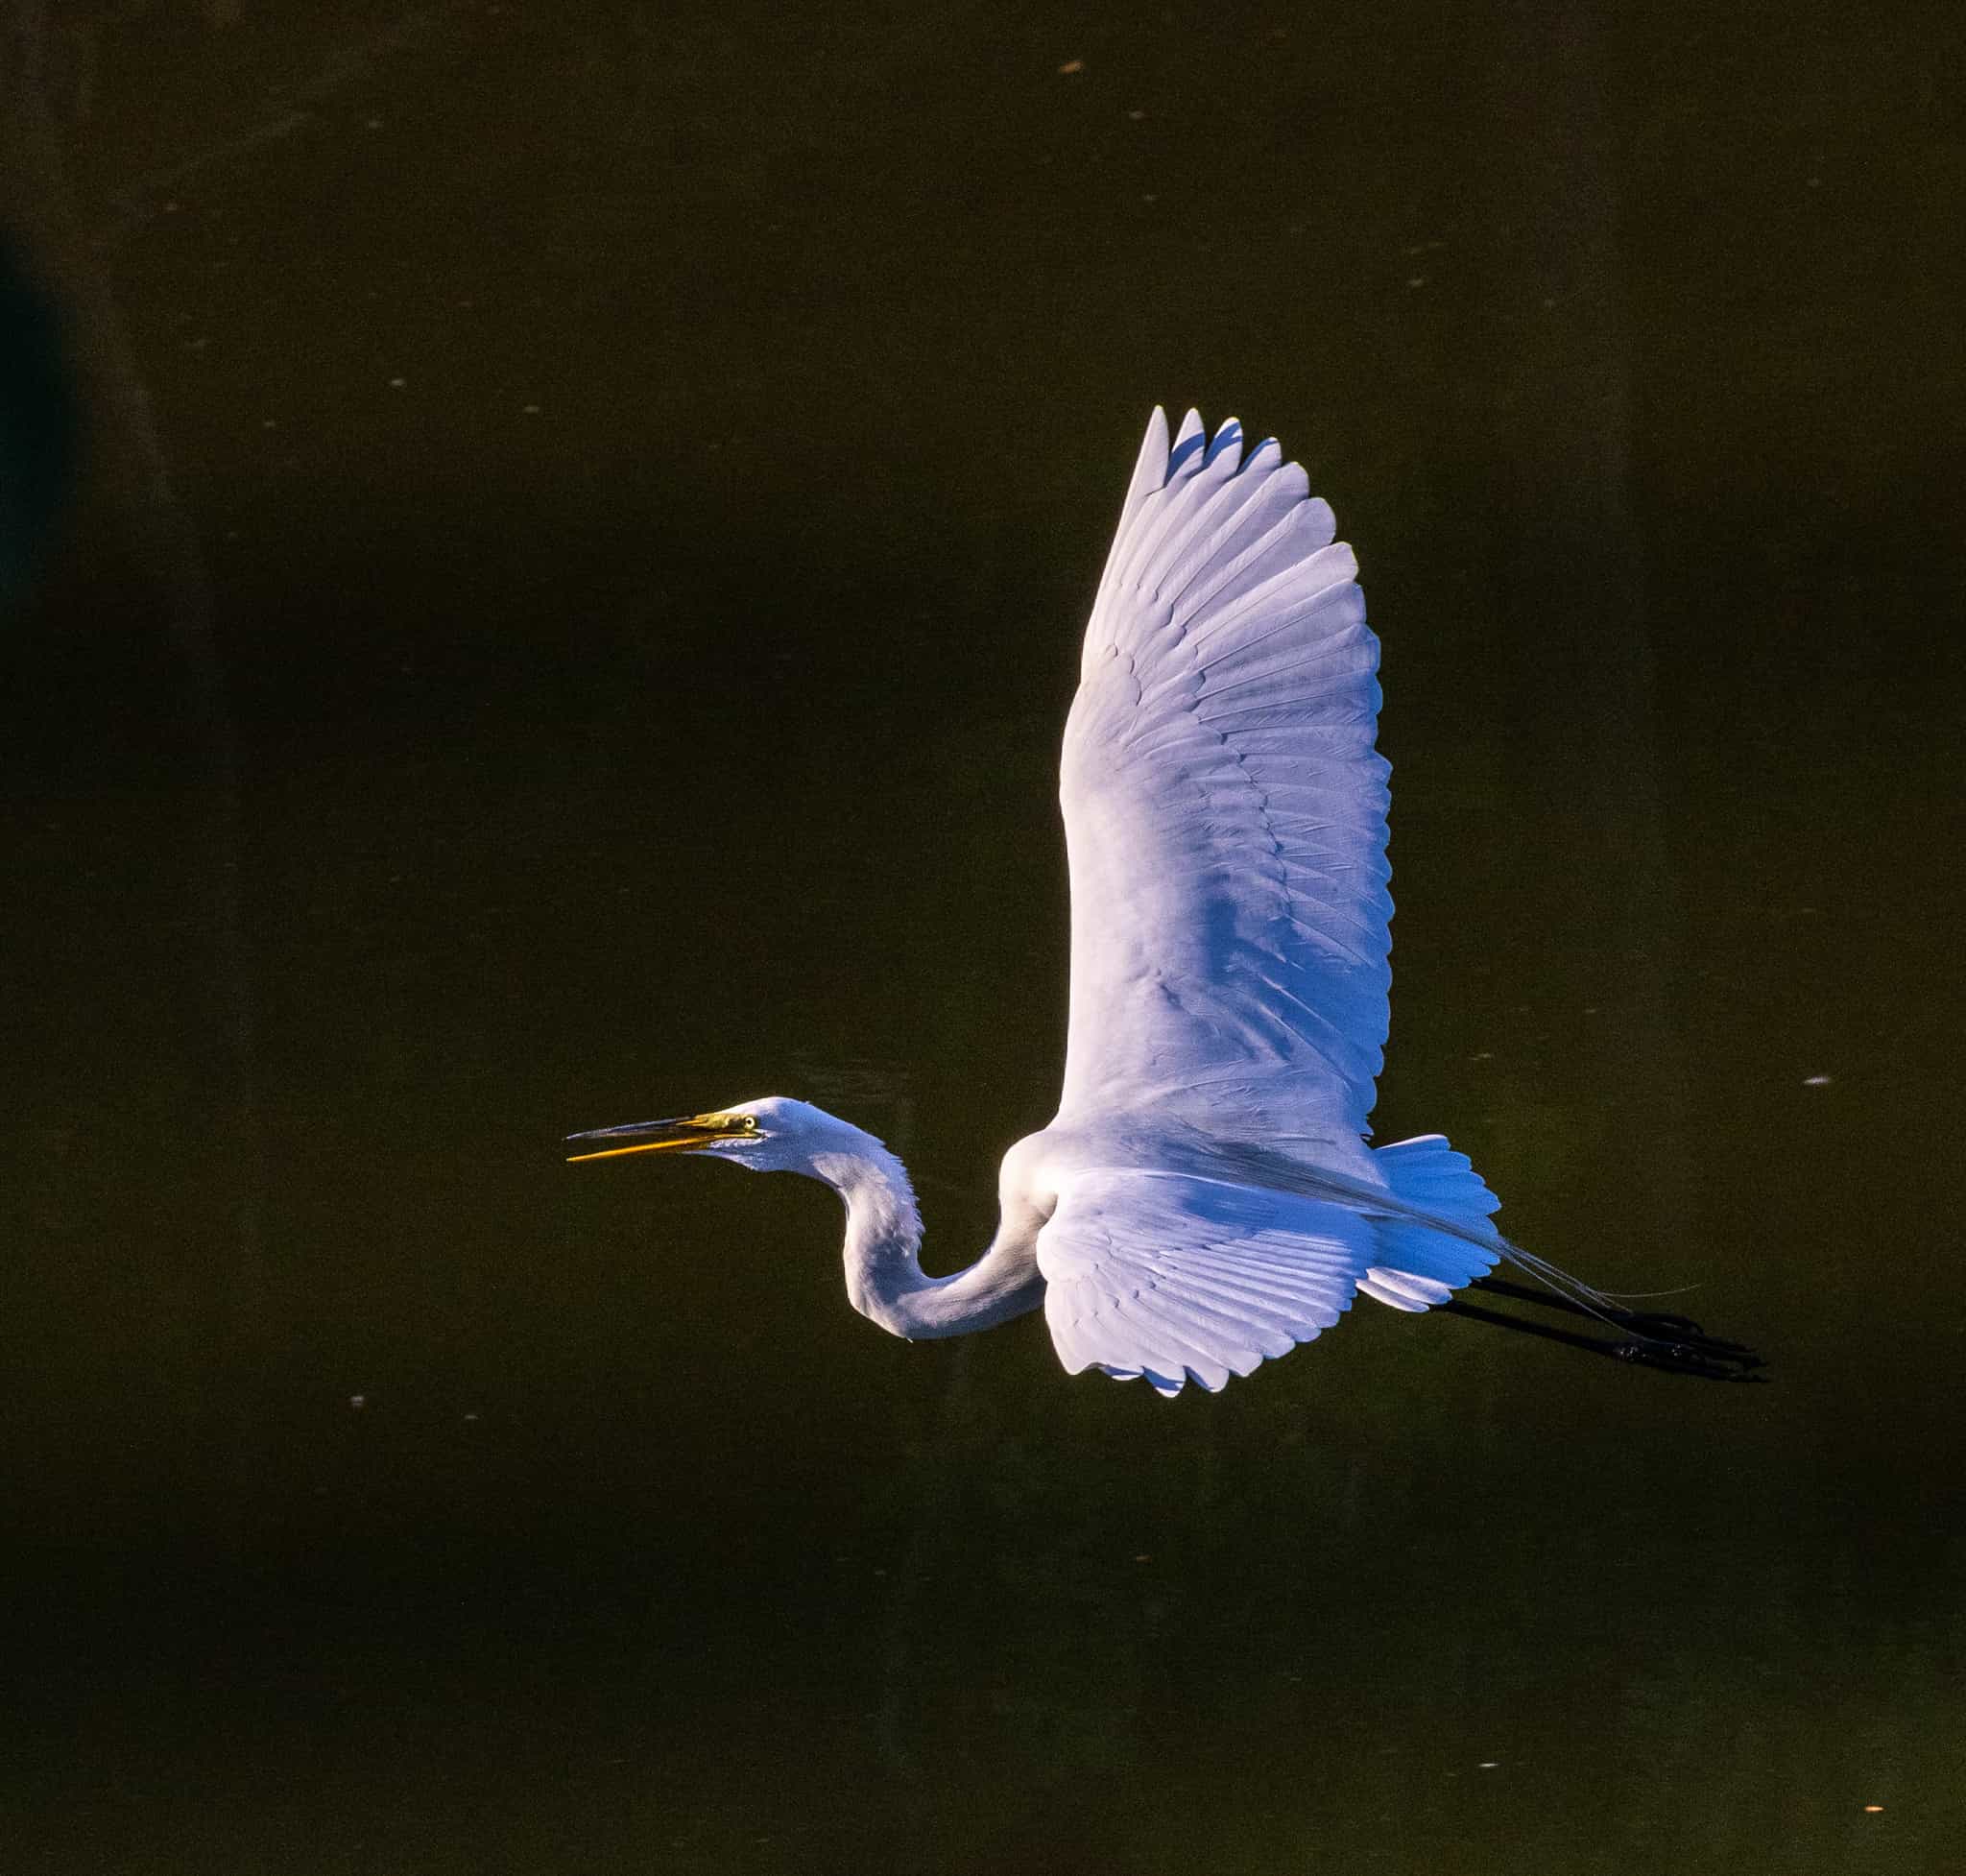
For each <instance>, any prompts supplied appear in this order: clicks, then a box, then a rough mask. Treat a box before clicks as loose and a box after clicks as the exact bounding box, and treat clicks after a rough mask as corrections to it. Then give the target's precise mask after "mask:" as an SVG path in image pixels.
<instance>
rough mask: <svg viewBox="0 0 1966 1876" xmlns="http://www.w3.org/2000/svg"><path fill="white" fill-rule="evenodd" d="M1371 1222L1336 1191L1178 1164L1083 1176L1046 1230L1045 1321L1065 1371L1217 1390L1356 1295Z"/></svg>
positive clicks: (1041, 1257) (1332, 1316)
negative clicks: (1237, 1181)
mask: <svg viewBox="0 0 1966 1876" xmlns="http://www.w3.org/2000/svg"><path fill="white" fill-rule="evenodd" d="M1374 1246H1375V1239H1374V1234H1373V1228H1372V1226H1371V1224H1370V1223H1369V1222H1368V1221H1367V1220H1366V1219H1364V1218H1362V1217H1360V1216H1359V1215H1357V1214H1356V1213H1355V1212H1354V1211H1351V1210H1349V1209H1347V1208H1346V1207H1344V1206H1342V1205H1338V1204H1334V1203H1331V1202H1330V1201H1328V1200H1320V1199H1316V1198H1310V1197H1303V1196H1299V1195H1298V1194H1296V1193H1293V1192H1280V1191H1263V1190H1260V1189H1253V1188H1250V1187H1246V1186H1238V1185H1233V1184H1230V1183H1228V1182H1226V1181H1222V1180H1215V1179H1204V1178H1197V1177H1194V1176H1192V1175H1189V1174H1186V1173H1176V1172H1139V1171H1120V1170H1107V1169H1099V1170H1093V1171H1088V1172H1083V1173H1080V1174H1078V1175H1077V1176H1075V1177H1074V1178H1073V1179H1072V1180H1071V1182H1070V1183H1069V1184H1068V1185H1067V1187H1066V1189H1065V1190H1064V1191H1062V1192H1061V1193H1060V1194H1059V1201H1058V1208H1057V1210H1056V1211H1055V1212H1053V1214H1052V1215H1051V1218H1050V1221H1049V1222H1048V1223H1047V1224H1046V1225H1045V1226H1044V1228H1043V1231H1041V1232H1040V1233H1039V1234H1038V1268H1039V1269H1040V1270H1041V1271H1042V1272H1043V1276H1044V1280H1045V1285H1046V1287H1045V1292H1044V1319H1045V1321H1046V1323H1047V1324H1048V1325H1049V1327H1050V1330H1051V1339H1052V1341H1053V1343H1054V1344H1055V1345H1056V1346H1057V1349H1058V1357H1059V1359H1060V1360H1061V1361H1063V1362H1064V1363H1065V1367H1066V1371H1067V1373H1068V1374H1077V1373H1079V1372H1080V1371H1081V1370H1082V1369H1085V1368H1094V1367H1095V1368H1100V1369H1102V1370H1104V1371H1105V1372H1106V1373H1107V1374H1109V1375H1114V1376H1116V1377H1119V1378H1121V1379H1125V1380H1131V1379H1134V1378H1136V1377H1144V1378H1145V1379H1146V1380H1147V1381H1148V1382H1149V1383H1152V1385H1153V1386H1154V1387H1155V1388H1156V1389H1157V1390H1159V1391H1160V1392H1161V1393H1163V1394H1178V1393H1179V1392H1180V1391H1181V1389H1182V1387H1183V1385H1184V1384H1185V1383H1187V1381H1189V1380H1190V1379H1192V1380H1194V1381H1196V1382H1198V1383H1200V1384H1201V1385H1202V1386H1203V1387H1205V1388H1207V1389H1208V1390H1209V1391H1210V1392H1211V1393H1213V1392H1214V1391H1216V1390H1217V1389H1219V1388H1221V1387H1223V1386H1224V1385H1226V1384H1227V1383H1228V1380H1229V1377H1230V1376H1231V1375H1246V1374H1248V1373H1249V1372H1250V1371H1251V1370H1252V1369H1253V1368H1255V1367H1256V1366H1257V1364H1258V1363H1259V1362H1260V1361H1262V1360H1265V1359H1272V1358H1274V1357H1276V1356H1279V1355H1286V1354H1288V1353H1289V1351H1290V1350H1291V1349H1292V1348H1294V1347H1296V1345H1297V1344H1298V1343H1299V1342H1307V1341H1310V1340H1311V1339H1312V1338H1313V1337H1315V1336H1316V1335H1318V1334H1319V1333H1320V1332H1321V1331H1323V1330H1326V1329H1329V1328H1330V1327H1331V1325H1332V1324H1333V1323H1334V1322H1336V1321H1337V1319H1338V1318H1339V1316H1341V1315H1342V1314H1344V1312H1345V1311H1346V1310H1348V1309H1349V1308H1350V1307H1351V1305H1352V1299H1353V1297H1354V1296H1355V1295H1356V1294H1357V1293H1358V1288H1359V1282H1360V1279H1361V1278H1363V1277H1364V1276H1365V1275H1366V1272H1367V1271H1368V1269H1369V1268H1370V1267H1371V1266H1372V1265H1373V1264H1374V1263H1375V1262H1376V1254H1375V1248H1374Z"/></svg>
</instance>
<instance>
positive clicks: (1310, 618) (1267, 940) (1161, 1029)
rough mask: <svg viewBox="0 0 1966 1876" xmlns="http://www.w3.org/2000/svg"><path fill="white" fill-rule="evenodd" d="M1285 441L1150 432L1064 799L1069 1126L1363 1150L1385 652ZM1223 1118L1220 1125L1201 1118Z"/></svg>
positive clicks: (1075, 717)
mask: <svg viewBox="0 0 1966 1876" xmlns="http://www.w3.org/2000/svg"><path fill="white" fill-rule="evenodd" d="M1335 532H1336V526H1335V522H1334V521H1333V519H1332V517H1331V509H1330V507H1329V506H1328V505H1327V504H1326V503H1324V502H1323V501H1320V500H1317V499H1315V498H1314V497H1312V496H1311V494H1310V493H1309V482H1308V479H1307V477H1306V475H1305V473H1304V470H1303V469H1301V468H1300V467H1298V465H1296V464H1295V463H1290V462H1286V461H1285V460H1284V458H1283V452H1282V451H1281V450H1280V449H1279V448H1278V446H1277V445H1276V444H1275V442H1274V441H1265V442H1263V443H1261V444H1259V445H1258V446H1257V447H1256V448H1255V449H1254V450H1252V451H1250V452H1249V454H1248V456H1247V457H1246V458H1245V457H1244V456H1243V453H1242V431H1241V427H1240V425H1239V424H1237V423H1235V421H1233V420H1232V421H1230V422H1227V423H1225V424H1223V425H1222V427H1221V428H1220V429H1219V430H1218V431H1216V433H1215V436H1214V438H1213V440H1212V441H1211V440H1210V439H1209V438H1208V437H1207V434H1206V432H1205V430H1204V428H1203V425H1202V422H1201V419H1200V417H1199V416H1198V415H1197V414H1195V413H1194V412H1192V411H1190V412H1189V413H1188V415H1187V420H1186V421H1184V423H1183V424H1182V427H1181V430H1180V433H1179V435H1178V436H1177V437H1176V439H1175V441H1174V444H1173V446H1172V448H1171V450H1170V448H1169V446H1168V444H1167V421H1166V418H1165V415H1164V413H1163V412H1161V411H1158V410H1157V411H1156V412H1155V413H1154V417H1153V420H1152V421H1151V422H1150V423H1149V424H1148V426H1147V435H1146V439H1145V441H1144V443H1143V444H1142V445H1141V448H1140V455H1139V463H1138V465H1137V467H1136V469H1135V471H1134V477H1133V481H1132V484H1131V485H1130V486H1129V489H1128V492H1127V497H1126V501H1125V503H1124V505H1123V507H1122V510H1121V516H1120V523H1119V528H1118V531H1117V532H1116V534H1115V538H1114V542H1113V549H1112V552H1111V553H1110V555H1109V556H1108V558H1107V565H1106V570H1105V572H1104V574H1103V575H1102V577H1101V580H1100V585H1099V591H1098V596H1097V598H1096V600H1095V601H1094V604H1093V608H1092V616H1091V623H1090V625H1089V626H1088V628H1087V633H1086V643H1085V655H1084V658H1083V661H1082V662H1081V680H1080V685H1079V692H1078V695H1077V697H1076V699H1075V700H1074V702H1073V705H1072V710H1071V715H1070V718H1069V720H1068V722H1067V729H1066V739H1065V752H1064V761H1063V765H1062V779H1061V784H1060V800H1061V805H1062V806H1063V808H1064V813H1065V823H1066V838H1067V848H1068V851H1069V854H1070V863H1071V890H1072V984H1071V1027H1070V1036H1069V1040H1068V1043H1067V1060H1066V1079H1065V1093H1064V1097H1063V1100H1062V1101H1061V1104H1060V1118H1061V1119H1064V1118H1085V1117H1090V1116H1092V1115H1095V1114H1099V1113H1104V1112H1112V1111H1115V1110H1125V1109H1135V1108H1139V1107H1143V1106H1161V1107H1164V1108H1167V1109H1170V1110H1172V1111H1174V1112H1176V1113H1180V1114H1183V1115H1185V1116H1187V1118H1194V1119H1197V1120H1206V1122H1207V1124H1208V1125H1209V1126H1210V1128H1211V1131H1219V1130H1222V1129H1224V1128H1229V1129H1233V1130H1234V1131H1236V1132H1238V1133H1243V1134H1246V1135H1248V1136H1249V1137H1252V1138H1256V1139H1263V1138H1269V1137H1282V1136H1287V1137H1290V1138H1292V1139H1295V1140H1299V1141H1302V1140H1305V1139H1307V1138H1327V1139H1330V1140H1331V1141H1333V1142H1336V1141H1339V1140H1341V1139H1343V1140H1347V1141H1350V1142H1355V1140H1356V1138H1357V1136H1358V1135H1359V1134H1360V1133H1362V1132H1363V1131H1364V1127H1365V1118H1366V1116H1367V1115H1368V1114H1369V1113H1370V1112H1371V1109H1372V1103H1373V1093H1374V1083H1375V1081H1376V1079H1377V1077H1378V1074H1379V1066H1380V1060H1381V1050H1382V1047H1383V1044H1384V1040H1385V1030H1386V995H1387V989H1388V986H1389V983H1390V981H1391V974H1390V971H1389V968H1388V964H1387V957H1388V952H1389V950H1390V944H1389V939H1388V933H1387V923H1388V921H1389V919H1390V917H1391V914H1392V900H1391V897H1390V894H1389V893H1388V891H1387V879H1388V878H1389V870H1388V868H1387V865H1386V860H1385V813H1386V799H1387V797H1386V777H1387V774H1388V768H1387V764H1386V762H1385V761H1384V759H1383V758H1381V757H1379V755H1378V754H1377V752H1376V751H1375V749H1374V746H1373V745H1374V735H1375V732H1376V727H1377V722H1378V713H1379V683H1378V677H1377V671H1378V663H1379V641H1378V639H1377V638H1376V637H1374V636H1373V633H1372V631H1371V629H1370V628H1369V627H1368V626H1367V625H1366V623H1365V603H1364V599H1363V596H1362V595H1361V594H1360V592H1359V589H1358V587H1357V584H1356V580H1355V574H1356V570H1357V568H1356V563H1355V560H1354V558H1353V555H1352V551H1351V549H1350V548H1349V547H1347V546H1345V545H1344V544H1343V543H1342V542H1340V541H1335V540H1334V538H1333V537H1334V535H1335ZM1204 1109H1205V1110H1206V1112H1205V1113H1204V1112H1203V1110H1204Z"/></svg>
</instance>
